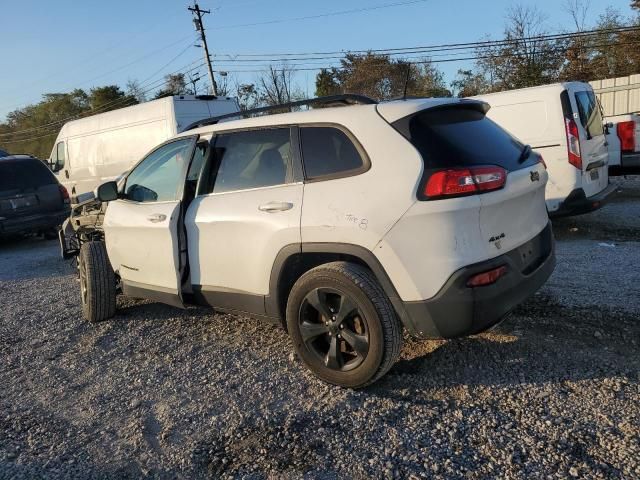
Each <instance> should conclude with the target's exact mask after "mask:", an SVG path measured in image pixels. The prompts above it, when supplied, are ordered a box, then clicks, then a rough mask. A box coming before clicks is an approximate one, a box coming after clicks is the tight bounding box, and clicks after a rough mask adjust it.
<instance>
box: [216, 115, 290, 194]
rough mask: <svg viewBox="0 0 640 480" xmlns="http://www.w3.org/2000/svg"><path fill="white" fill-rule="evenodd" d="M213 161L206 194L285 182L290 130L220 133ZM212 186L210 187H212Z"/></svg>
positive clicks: (287, 169)
mask: <svg viewBox="0 0 640 480" xmlns="http://www.w3.org/2000/svg"><path fill="white" fill-rule="evenodd" d="M214 155H215V161H216V162H217V165H218V168H217V170H216V169H213V171H212V175H213V176H215V178H210V180H209V185H210V187H209V189H208V193H210V192H211V191H213V193H223V192H231V191H237V190H247V189H251V188H263V187H272V186H276V185H283V184H285V183H287V179H288V178H289V176H290V174H289V172H290V168H291V167H290V165H291V131H290V129H289V127H286V128H271V129H265V130H250V131H244V132H234V133H222V134H220V135H217V136H216V138H215V144H214ZM211 185H213V187H212V188H211Z"/></svg>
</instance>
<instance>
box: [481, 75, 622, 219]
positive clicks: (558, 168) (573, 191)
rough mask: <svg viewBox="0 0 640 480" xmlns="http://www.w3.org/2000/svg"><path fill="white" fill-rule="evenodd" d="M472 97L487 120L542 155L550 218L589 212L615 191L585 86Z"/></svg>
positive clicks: (597, 115)
mask: <svg viewBox="0 0 640 480" xmlns="http://www.w3.org/2000/svg"><path fill="white" fill-rule="evenodd" d="M476 98H479V99H481V100H484V101H485V102H487V103H489V104H490V105H491V109H490V110H489V113H488V114H487V116H488V117H489V118H491V119H492V120H493V121H495V122H496V123H498V124H499V125H500V126H502V127H503V128H504V129H506V130H507V131H509V132H510V133H511V134H512V135H514V136H515V137H517V138H518V139H519V140H521V141H522V142H524V143H525V144H529V145H531V147H532V148H533V150H535V151H536V152H537V153H539V154H540V155H542V156H543V158H544V160H545V162H546V164H547V168H548V171H549V182H548V183H547V190H546V200H547V210H548V211H549V215H550V216H566V215H578V214H581V213H587V212H590V211H593V210H595V209H597V208H600V206H602V204H603V202H604V201H605V199H606V198H607V197H608V196H609V195H610V194H611V193H613V191H614V190H615V186H613V185H610V184H609V173H608V163H609V152H608V150H607V141H606V137H605V128H604V124H603V120H602V116H601V114H600V108H599V106H598V102H597V99H596V97H595V94H594V92H593V89H592V88H591V86H590V85H589V84H588V83H583V82H565V83H556V84H553V85H544V86H540V87H531V88H523V89H519V90H509V91H505V92H499V93H492V94H488V95H480V96H478V97H476Z"/></svg>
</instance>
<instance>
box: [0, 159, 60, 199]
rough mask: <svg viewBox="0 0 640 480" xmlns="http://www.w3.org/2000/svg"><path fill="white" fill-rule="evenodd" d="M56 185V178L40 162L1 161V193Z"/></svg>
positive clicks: (27, 160) (26, 160)
mask: <svg viewBox="0 0 640 480" xmlns="http://www.w3.org/2000/svg"><path fill="white" fill-rule="evenodd" d="M55 183H56V177H54V175H53V174H52V173H51V171H50V170H49V169H48V168H47V166H46V165H45V164H44V163H42V162H41V161H40V160H36V159H34V158H26V159H22V160H0V191H7V190H16V189H19V190H24V189H27V188H38V187H41V186H43V185H50V184H55Z"/></svg>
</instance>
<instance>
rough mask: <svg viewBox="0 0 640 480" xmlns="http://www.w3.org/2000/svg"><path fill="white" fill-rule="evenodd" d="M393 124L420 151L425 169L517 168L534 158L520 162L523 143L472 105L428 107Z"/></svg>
mask: <svg viewBox="0 0 640 480" xmlns="http://www.w3.org/2000/svg"><path fill="white" fill-rule="evenodd" d="M394 127H395V128H396V129H397V130H398V131H399V132H400V133H402V134H403V135H404V136H405V137H406V138H407V139H408V140H409V141H410V142H411V143H412V144H413V146H414V147H416V149H417V150H418V151H419V152H420V154H421V155H422V158H423V160H424V162H425V168H433V169H440V168H450V167H467V166H477V165H498V166H501V167H503V168H505V169H506V170H518V169H520V168H523V167H526V166H529V165H531V163H533V161H534V160H533V157H534V156H533V155H532V156H530V157H529V160H528V161H525V162H520V161H519V160H520V156H521V154H522V152H523V150H524V145H523V144H522V143H520V142H519V141H518V140H516V139H515V138H514V137H512V136H511V135H510V134H509V133H507V132H506V131H505V130H504V129H503V128H501V127H500V126H498V125H497V124H496V123H495V122H493V121H492V120H490V119H489V118H487V117H486V116H485V114H484V113H483V112H482V111H479V110H476V109H475V108H469V107H448V108H442V109H438V108H436V109H429V110H425V111H423V112H421V113H418V114H417V115H413V116H411V117H408V118H405V119H401V120H398V121H397V122H395V123H394Z"/></svg>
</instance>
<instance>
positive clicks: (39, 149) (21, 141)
mask: <svg viewBox="0 0 640 480" xmlns="http://www.w3.org/2000/svg"><path fill="white" fill-rule="evenodd" d="M562 8H563V9H564V11H565V14H566V16H567V17H568V18H570V19H571V24H570V25H568V26H567V28H566V31H567V32H569V31H571V32H577V34H575V35H565V36H562V35H559V36H554V35H549V34H548V32H549V28H548V21H549V19H548V17H547V16H545V15H544V14H543V13H542V12H541V11H540V10H539V9H538V8H537V7H535V6H523V5H516V6H514V7H511V8H510V9H509V10H508V12H507V14H506V17H505V25H504V31H503V35H502V38H501V39H500V41H492V39H491V38H490V37H487V38H485V39H483V41H484V42H483V43H479V44H478V46H477V47H476V48H475V51H474V55H473V58H474V59H475V60H474V63H473V68H472V69H465V70H459V71H458V73H457V76H456V78H455V79H454V80H453V81H452V82H451V83H450V84H448V85H447V83H446V81H445V77H444V74H443V73H442V71H441V70H440V69H439V68H438V63H437V62H436V61H432V60H431V59H430V58H429V57H425V58H423V59H420V60H413V61H408V60H406V59H402V58H394V57H393V56H391V55H387V54H378V53H375V52H367V53H347V54H345V55H344V58H342V59H341V60H340V62H339V65H338V66H336V67H331V68H324V69H322V70H320V71H319V73H318V74H317V75H316V79H315V87H316V91H315V93H316V95H317V96H324V95H335V94H341V93H357V94H363V95H367V96H370V97H372V98H375V99H378V100H387V99H392V98H398V97H403V96H408V97H416V96H418V97H442V96H454V95H455V96H460V97H467V96H472V95H478V94H483V93H490V92H496V91H502V90H511V89H515V88H524V87H530V86H536V85H543V84H548V83H554V82H558V81H570V80H578V81H587V80H595V79H603V78H611V77H618V76H626V75H631V74H635V73H640V0H633V1H632V2H631V10H630V12H629V13H628V14H626V15H625V14H623V13H621V12H619V11H617V10H615V9H612V8H608V9H607V10H606V11H605V12H604V13H603V14H602V15H600V17H599V18H598V19H597V21H596V23H595V25H588V24H587V21H586V19H587V18H588V16H589V15H588V13H589V8H590V0H564V3H562ZM624 27H639V28H638V29H634V28H627V29H624V30H622V31H620V30H621V29H623V28H624ZM593 31H597V32H595V33H593ZM580 32H587V33H589V32H590V33H589V34H588V35H587V34H586V33H585V35H581V34H580ZM295 78H296V77H295V68H292V67H290V66H288V65H286V64H285V65H279V66H270V67H268V68H267V69H266V70H265V71H264V72H263V73H262V74H259V75H258V76H257V77H256V79H255V81H253V82H238V81H237V80H234V78H233V77H232V76H231V75H225V76H223V77H221V78H220V81H218V94H219V95H221V96H233V97H236V98H237V99H238V102H239V104H240V107H241V109H242V110H247V109H250V108H254V107H259V106H265V105H280V104H283V103H287V102H291V101H295V100H300V99H302V98H304V97H305V95H304V90H303V89H302V88H301V87H300V86H299V85H298V84H296V82H295ZM196 87H197V85H196V83H195V82H193V81H192V80H191V78H189V79H187V78H186V77H185V74H183V73H175V74H171V75H167V76H166V77H165V80H164V83H163V85H162V88H159V89H157V90H156V91H155V92H152V93H151V94H149V92H148V91H146V90H145V89H144V87H143V85H141V84H140V83H139V82H137V81H135V80H132V81H129V82H128V83H127V85H126V86H125V88H124V89H122V88H121V87H119V86H117V85H106V86H102V87H97V88H92V89H90V90H89V91H88V92H87V91H85V90H82V89H76V90H73V91H72V92H69V93H48V94H45V95H43V98H42V100H41V101H40V102H38V103H36V104H33V105H29V106H27V107H24V108H20V109H17V110H15V111H13V112H10V113H9V114H8V115H7V118H6V121H5V122H3V123H0V148H1V149H3V150H8V151H10V152H24V153H31V154H33V155H35V156H37V157H39V158H43V159H44V158H47V157H48V156H49V153H50V152H51V148H52V146H53V143H54V141H55V137H56V135H57V132H58V131H59V129H60V127H61V126H62V124H63V123H64V122H65V121H67V120H69V119H74V118H81V117H83V116H88V115H93V114H96V113H102V112H106V111H109V110H113V109H117V108H122V107H125V106H130V105H135V104H137V103H140V102H145V101H148V100H152V99H157V98H162V97H165V96H169V95H182V94H195V93H198V92H197V90H196ZM13 132H19V133H16V134H13Z"/></svg>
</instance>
